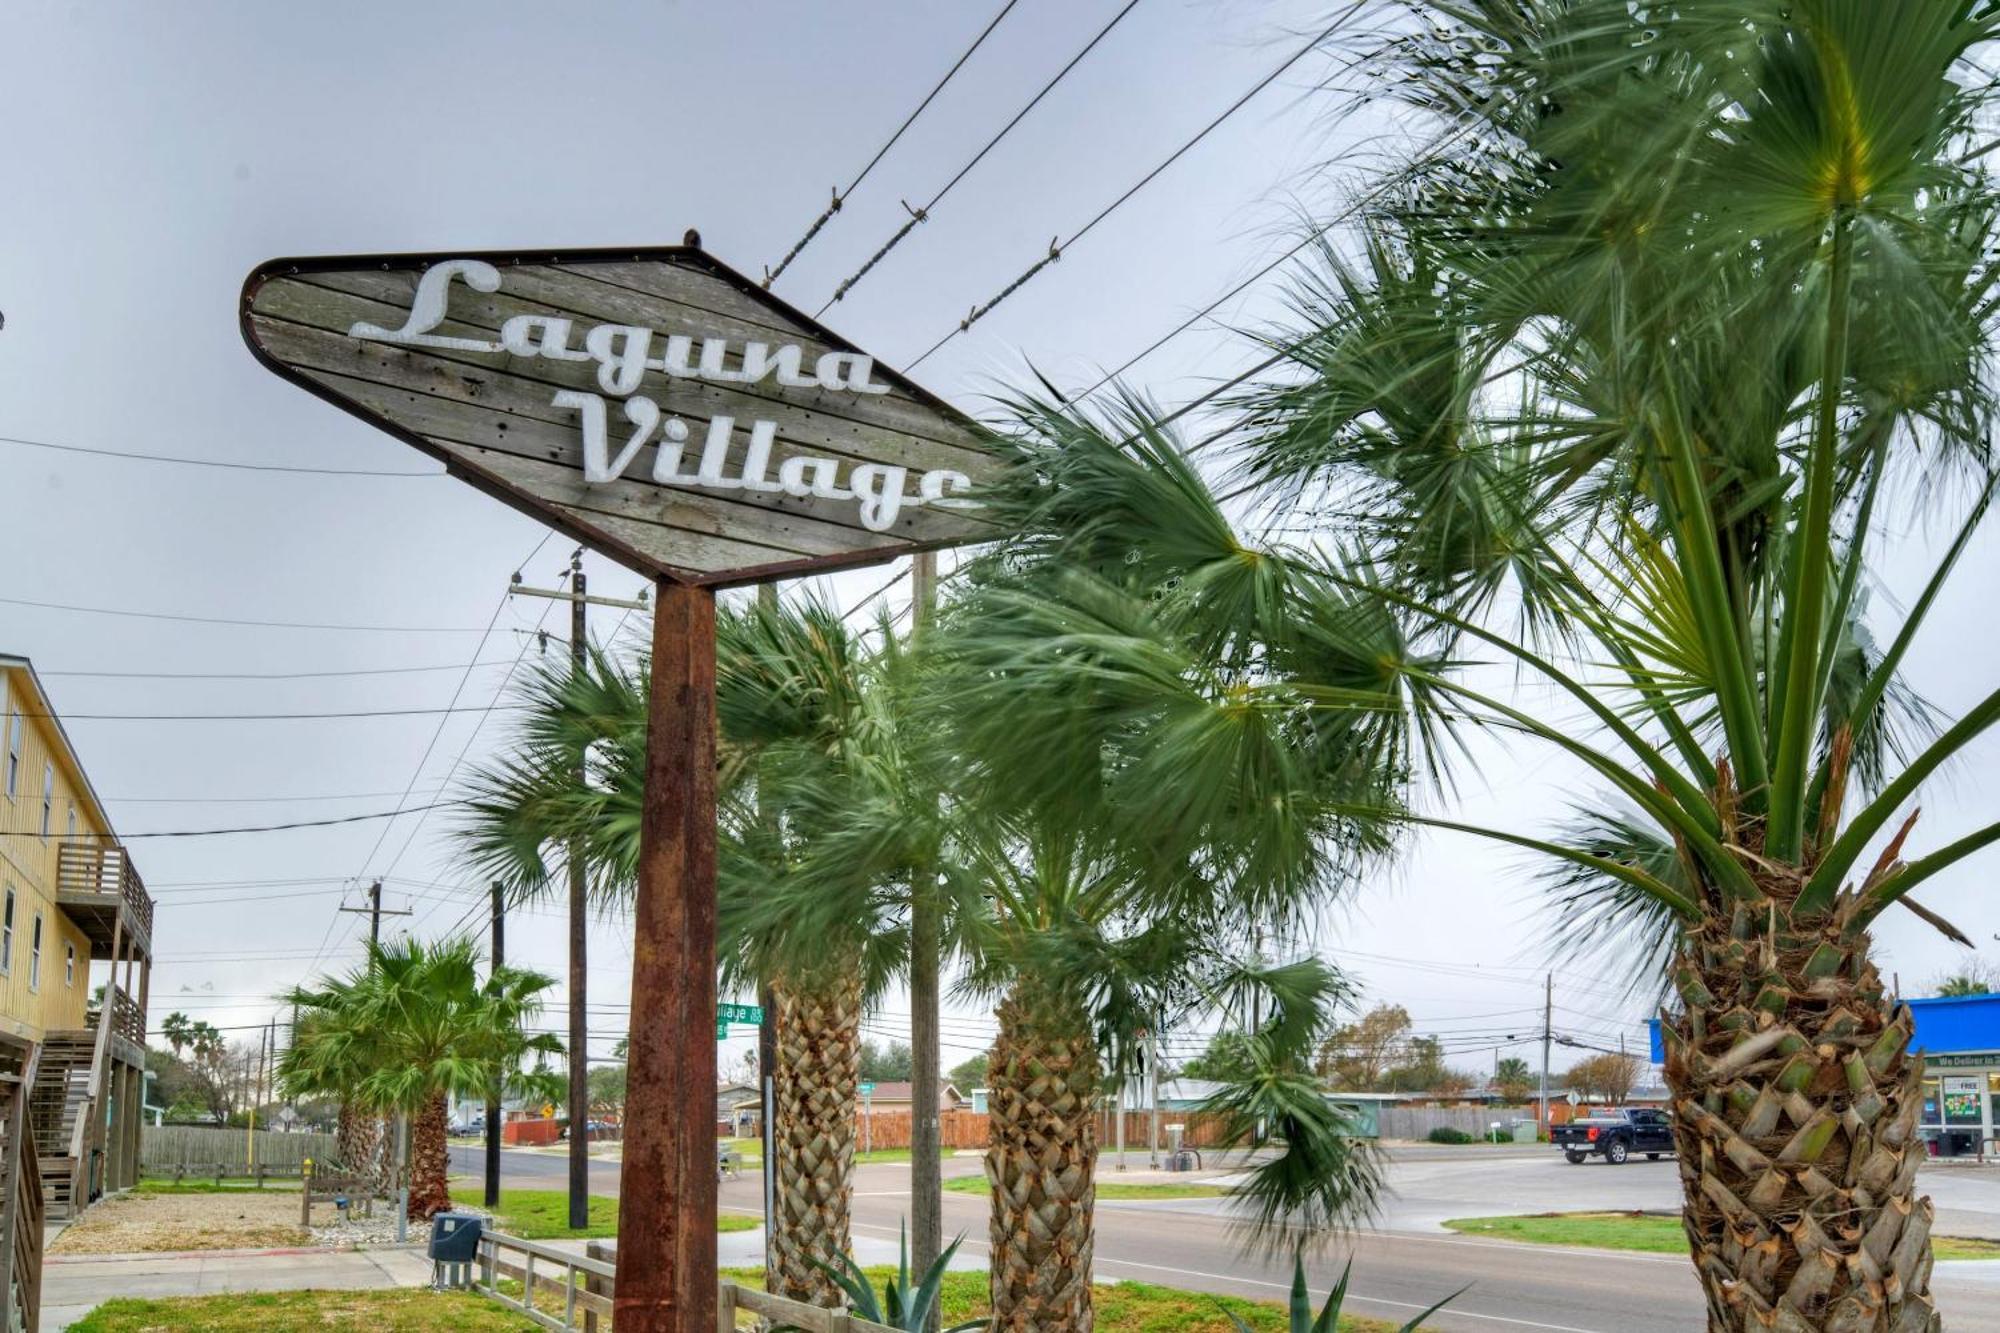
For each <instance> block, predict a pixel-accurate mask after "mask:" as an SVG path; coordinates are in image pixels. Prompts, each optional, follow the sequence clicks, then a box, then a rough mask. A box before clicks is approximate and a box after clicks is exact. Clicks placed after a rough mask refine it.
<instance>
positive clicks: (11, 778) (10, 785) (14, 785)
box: [7, 713, 21, 800]
mask: <svg viewBox="0 0 2000 1333" xmlns="http://www.w3.org/2000/svg"><path fill="white" fill-rule="evenodd" d="M20 790H21V715H20V714H19V713H9V714H8V715H7V798H8V799H9V800H12V799H13V797H14V794H15V793H16V792H18V791H20Z"/></svg>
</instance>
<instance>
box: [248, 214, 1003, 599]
mask: <svg viewBox="0 0 2000 1333" xmlns="http://www.w3.org/2000/svg"><path fill="white" fill-rule="evenodd" d="M242 320H243V336H244V338H245V340H247V341H248V342H249V344H250V347H251V350H252V351H254V352H255V353H256V354H257V357H258V359H259V360H261V361H263V362H264V364H265V365H267V366H269V367H270V368H271V369H272V370H274V371H276V372H277V373H278V374H280V375H283V376H284V377H285V378H286V379H289V380H291V381H292V382H293V383H295V384H299V385H301V386H303V387H304V388H307V389H309V390H311V391H312V392H313V393H315V394H318V395H319V396H320V397H322V398H325V399H326V400H327V401H329V402H331V403H334V404H336V405H337V406H340V407H342V408H345V409H346V410H347V411H349V412H352V413H354V414H355V415H356V416H358V417H360V418H362V419H363V420H365V421H367V422H369V423H370V424H372V425H375V426H378V427H380V428H381V429H384V430H387V431H389V432H390V433H391V434H393V435H396V436H398V437H399V438H401V439H403V440H405V441H407V442H408V443H410V444H413V445H415V446H416V447H417V448H419V449H422V450H423V451H424V452H425V453H428V454H430V455H431V456H432V457H434V458H437V459H439V460H441V461H442V462H443V463H444V464H445V466H446V467H447V468H448V469H449V470H450V471H451V472H452V473H453V474H454V475H456V476H459V477H461V478H463V479H464V480H466V481H469V482H471V483H473V484H474V485H476V486H479V487H481V488H482V489H484V490H486V491H489V492H491V493H492V494H494V495H496V496H498V497H499V498H501V499H503V500H505V501H506V502H507V503H509V504H511V505H513V506H515V507H516V508H519V509H523V510H526V511H528V512H529V513H532V514H534V515H535V516H536V517H538V518H540V519H542V520H544V521H545V522H547V523H549V524H550V525H551V526H553V527H555V528H557V529H559V530H560V531H563V532H565V533H567V534H569V535H570V536H572V537H574V538H575V539H577V540H579V541H581V542H585V543H587V544H589V545H591V546H593V547H595V548H597V549H599V550H602V551H603V552H605V553H606V554H608V555H611V556H613V557H615V558H618V559H620V560H623V561H625V562H626V563H628V564H630V565H631V566H633V567H634V568H635V569H639V570H643V571H645V572H646V573H649V574H651V575H653V576H654V577H656V578H664V579H668V580H671V581H674V582H679V583H684V584H699V585H706V586H718V587H719V586H727V585H730V584H735V583H750V582H757V581H761V580H765V579H771V578H778V577H791V576H796V575H800V574H808V573H813V572H816V571H820V570H830V569H837V568H841V567H844V566H850V565H860V564H869V563H874V562H879V561H883V560H888V559H891V558H894V557H896V556H899V555H906V554H909V553H912V552H915V551H921V550H930V549H934V548H936V547H940V546H950V545H957V544H961V543H964V542H970V541H979V540H981V539H983V538H986V537H989V536H991V535H993V530H992V527H991V525H990V523H989V522H988V521H987V520H986V519H985V518H984V517H983V516H982V515H981V512H980V505H979V498H978V497H979V488H980V484H981V483H982V482H984V481H989V480H991V478H992V476H993V474H994V471H995V468H996V458H995V455H994V454H993V453H992V452H991V451H990V450H989V449H988V448H987V447H986V445H985V444H984V443H983V441H982V437H981V434H980V431H979V429H978V427H977V426H976V425H974V423H972V422H971V421H970V420H969V419H967V418H966V417H964V416H962V415H960V414H959V413H957V412H955V411H954V410H953V409H952V408H950V407H949V406H947V405H946V404H945V403H943V402H942V401H940V400H938V399H936V398H934V397H932V396H931V395H930V394H928V393H926V392H925V391H924V390H922V389H920V388H918V387H917V386H916V385H914V384H912V383H910V382H909V381H908V380H905V379H904V378H902V377H901V376H900V375H897V374H896V373H894V372H893V371H890V370H887V369H885V368H883V367H882V366H880V365H878V364H876V362H875V360H874V359H873V358H872V357H870V356H868V355H866V354H865V353H863V352H861V351H859V350H857V349H856V348H855V347H854V346H853V345H851V344H849V343H847V342H845V341H843V340H842V339H840V338H839V337H837V336H836V335H834V334H832V333H830V332H829V331H827V330H826V329H825V328H823V327H821V326H820V325H819V324H817V323H815V322H814V321H813V320H812V319H810V318H808V317H807V316H805V315H803V314H801V313H799V312H798V311H796V310H794V309H792V308H791V307H790V306H789V305H787V304H785V303H784V302H783V301H780V300H778V299H777V298H775V297H773V296H771V295H770V294H769V293H768V292H765V291H764V290H762V289H761V288H760V287H758V286H757V285H756V284H755V283H753V282H751V281H750V280H748V279H747V278H744V277H743V276H741V275H740V274H737V273H735V272H733V271H732V270H730V269H729V268H727V267H726V266H724V265H723V264H721V263H718V262H717V261H716V260H715V259H713V258H711V257H710V256H709V255H707V254H706V253H704V252H703V251H701V250H700V249H699V248H696V247H694V246H691V245H690V246H676V247H672V248H665V249H653V250H620V251H603V250H596V251H575V252H568V253H562V254H495V253H475V254H467V253H455V254H441V255H400V256H395V255H363V256H346V257H335V258H317V259H279V260H273V261H272V262H270V263H268V264H264V265H262V266H261V267H259V268H258V269H257V270H256V271H255V272H254V273H252V274H251V275H250V277H249V280H248V281H247V282H245V283H244V286H243V306H242Z"/></svg>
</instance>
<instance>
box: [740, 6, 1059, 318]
mask: <svg viewBox="0 0 2000 1333" xmlns="http://www.w3.org/2000/svg"><path fill="white" fill-rule="evenodd" d="M1019 3H1020V0H1007V3H1006V4H1005V5H1002V6H1001V7H1000V12H999V13H998V14H995V15H994V16H993V21H992V22H991V23H988V24H987V25H986V26H985V28H983V29H982V30H981V31H980V33H979V36H977V37H975V38H973V39H972V45H971V46H968V47H966V48H965V51H964V53H963V54H962V55H960V56H959V58H958V59H957V60H955V61H953V62H952V66H951V68H950V69H948V70H946V71H945V72H944V77H943V78H942V79H939V80H938V81H937V86H936V87H935V88H932V89H931V90H930V92H929V93H928V94H927V95H926V96H925V97H924V100H923V101H921V102H919V103H917V109H916V110H915V111H912V112H911V113H910V114H909V115H908V116H906V117H904V119H903V123H902V124H901V125H898V126H897V127H896V132H895V133H894V134H892V135H890V136H889V141H888V142H887V143H885V144H883V145H882V146H881V147H880V148H878V149H876V150H875V156H873V157H871V158H869V159H868V165H867V166H865V167H863V168H861V173H860V174H859V175H857V176H856V177H855V178H854V179H853V180H851V181H849V182H848V183H847V188H846V189H844V190H835V191H834V192H833V202H832V203H830V204H828V205H827V206H826V211H825V212H823V213H821V214H820V215H819V217H818V218H817V219H816V220H815V221H814V222H813V224H812V226H810V227H808V228H806V234H805V235H803V236H801V237H800V238H799V240H798V244H796V245H794V246H793V247H792V248H791V249H790V250H788V251H786V252H785V257H784V258H783V259H781V260H779V261H778V266H777V267H776V268H767V269H765V270H764V287H765V289H766V290H769V288H770V286H771V284H772V283H774V282H776V281H777V280H778V278H779V275H781V274H782V273H784V271H785V270H786V269H787V268H790V267H791V264H792V261H793V260H794V259H797V258H798V257H799V255H800V254H802V253H803V252H804V250H805V248H806V247H807V246H808V245H811V244H812V241H813V237H815V236H817V235H819V233H820V229H821V228H822V227H824V226H826V224H827V223H829V222H831V221H832V220H833V215H834V214H835V213H838V212H839V211H840V208H841V205H843V204H845V203H846V202H847V198H848V196H849V195H851V194H853V193H854V192H855V191H856V190H857V189H859V188H860V187H861V182H863V181H865V180H867V179H868V173H869V172H871V171H873V170H875V164H876V163H878V162H880V161H881V160H882V159H883V158H884V157H886V156H888V153H889V150H890V149H891V148H894V147H895V146H896V141H897V140H898V139H901V138H902V137H903V133H904V131H906V130H908V129H909V128H910V126H912V125H914V124H916V123H917V117H918V116H921V115H923V114H924V111H925V109H926V108H928V107H929V106H930V104H931V103H932V102H933V101H935V100H936V99H937V95H938V94H939V93H941V92H943V91H944V86H945V85H946V84H947V83H950V82H951V81H952V79H953V78H955V77H956V76H957V74H958V71H959V70H961V69H963V68H964V67H965V62H966V61H968V60H970V59H972V53H973V52H975V51H977V50H978V49H979V48H980V47H981V46H983V45H984V44H985V42H986V39H987V38H988V37H990V36H992V35H993V30H994V29H995V28H997V27H999V26H1000V20H1002V19H1004V18H1006V17H1007V15H1009V14H1011V13H1012V12H1013V11H1014V6H1015V5H1017V4H1019Z"/></svg>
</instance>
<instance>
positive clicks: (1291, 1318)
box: [1223, 1258, 1462, 1333]
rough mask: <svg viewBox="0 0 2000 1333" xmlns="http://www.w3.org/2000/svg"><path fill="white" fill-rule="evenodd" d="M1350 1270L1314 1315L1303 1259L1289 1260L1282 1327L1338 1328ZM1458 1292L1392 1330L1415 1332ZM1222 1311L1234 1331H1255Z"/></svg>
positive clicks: (1298, 1332) (1298, 1331)
mask: <svg viewBox="0 0 2000 1333" xmlns="http://www.w3.org/2000/svg"><path fill="white" fill-rule="evenodd" d="M1353 1273H1354V1264H1353V1262H1352V1261H1350V1262H1349V1263H1348V1264H1347V1266H1346V1267H1345V1268H1342V1269H1341V1270H1340V1281H1338V1282H1336V1283H1334V1284H1333V1290H1332V1291H1329V1292H1328V1293H1327V1294H1326V1304H1325V1305H1323V1306H1321V1307H1320V1312H1319V1313H1318V1314H1317V1315H1315V1314H1314V1313H1313V1308H1312V1292H1311V1291H1310V1290H1309V1289H1308V1288H1307V1287H1306V1261H1305V1259H1304V1258H1298V1259H1295V1260H1293V1261H1292V1296H1291V1300H1290V1301H1288V1302H1287V1303H1286V1306H1285V1327H1286V1329H1287V1330H1289V1333H1337V1330H1338V1329H1339V1328H1340V1307H1341V1306H1343V1305H1345V1304H1346V1303H1347V1279H1348V1278H1349V1277H1351V1276H1352V1275H1353ZM1461 1294H1462V1290H1461V1291H1455V1292H1453V1293H1452V1294H1451V1295H1449V1296H1447V1297H1445V1298H1444V1299H1443V1300H1441V1301H1439V1302H1438V1303H1437V1304H1436V1305H1433V1306H1432V1307H1431V1308H1430V1309H1428V1310H1426V1311H1424V1312H1423V1313H1422V1314H1420V1315H1418V1316H1417V1317H1416V1318H1415V1319H1412V1320H1411V1321H1410V1322H1409V1323H1407V1324H1404V1325H1403V1326H1402V1327H1401V1328H1399V1329H1397V1330H1396V1333H1416V1330H1417V1326H1418V1325H1420V1324H1422V1323H1423V1322H1424V1320H1426V1319H1429V1318H1430V1317H1431V1316H1432V1315H1434V1314H1436V1313H1437V1312H1438V1311H1439V1310H1442V1309H1444V1307H1445V1306H1447V1305H1449V1304H1451V1302H1452V1301H1454V1300H1456V1299H1457V1298H1458V1297H1459V1295H1461ZM1223 1313H1224V1314H1226V1315H1228V1316H1229V1322H1230V1323H1232V1324H1234V1325H1236V1329H1237V1333H1256V1330H1255V1329H1253V1328H1251V1327H1250V1325H1248V1324H1246V1323H1244V1322H1243V1319H1242V1317H1241V1316H1240V1315H1238V1314H1236V1313H1235V1312H1234V1311H1231V1310H1224V1311H1223Z"/></svg>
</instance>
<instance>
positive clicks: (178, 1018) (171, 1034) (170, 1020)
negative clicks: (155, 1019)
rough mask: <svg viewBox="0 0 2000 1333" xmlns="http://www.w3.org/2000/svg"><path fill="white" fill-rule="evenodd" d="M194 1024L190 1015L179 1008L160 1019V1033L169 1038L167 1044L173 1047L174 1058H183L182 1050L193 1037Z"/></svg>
mask: <svg viewBox="0 0 2000 1333" xmlns="http://www.w3.org/2000/svg"><path fill="white" fill-rule="evenodd" d="M193 1026H194V1025H193V1024H192V1023H190V1022H188V1016H187V1015H186V1014H184V1013H181V1012H180V1011H179V1010H175V1011H174V1012H173V1013H171V1014H168V1015H167V1016H166V1017H165V1018H163V1019H161V1020H160V1035H161V1036H162V1037H165V1038H166V1039H167V1045H168V1046H169V1047H171V1048H172V1049H173V1052H174V1059H176V1060H178V1059H180V1058H181V1052H182V1051H183V1050H184V1049H186V1047H187V1044H188V1041H189V1040H190V1038H191V1037H192V1031H191V1029H192V1028H193Z"/></svg>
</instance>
